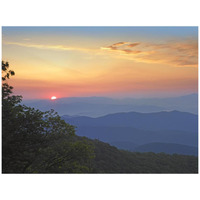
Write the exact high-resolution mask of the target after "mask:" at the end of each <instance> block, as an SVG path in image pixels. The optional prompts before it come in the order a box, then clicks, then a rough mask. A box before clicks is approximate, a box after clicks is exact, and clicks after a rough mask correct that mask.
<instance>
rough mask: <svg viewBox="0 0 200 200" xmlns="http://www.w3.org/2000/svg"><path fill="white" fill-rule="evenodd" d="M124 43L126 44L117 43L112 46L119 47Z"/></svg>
mask: <svg viewBox="0 0 200 200" xmlns="http://www.w3.org/2000/svg"><path fill="white" fill-rule="evenodd" d="M126 43H127V42H117V43H115V44H113V45H112V46H121V45H124V44H126Z"/></svg>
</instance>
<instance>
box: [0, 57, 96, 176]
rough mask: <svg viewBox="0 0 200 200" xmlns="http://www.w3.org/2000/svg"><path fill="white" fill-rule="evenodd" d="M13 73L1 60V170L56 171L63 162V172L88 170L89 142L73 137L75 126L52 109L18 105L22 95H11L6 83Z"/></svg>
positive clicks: (90, 149)
mask: <svg viewBox="0 0 200 200" xmlns="http://www.w3.org/2000/svg"><path fill="white" fill-rule="evenodd" d="M13 75H14V72H13V71H12V70H9V64H8V63H7V62H6V63H5V62H3V61H2V141H3V142H2V161H3V162H2V171H3V173H31V172H38V173H39V172H42V173H50V172H54V173H56V172H61V171H62V170H61V169H63V167H64V166H65V170H64V171H62V172H66V173H67V172H71V173H73V172H82V171H84V172H88V171H90V168H89V167H88V166H87V164H88V160H90V159H91V158H92V157H93V151H92V146H91V145H89V144H87V143H86V142H81V143H80V142H77V141H75V140H74V139H73V138H74V137H75V129H74V127H73V126H71V125H69V124H67V123H65V121H64V120H61V118H60V116H59V115H58V114H57V113H56V112H54V111H53V110H50V111H47V112H41V111H40V110H37V109H34V108H30V107H27V106H25V105H21V104H20V103H21V101H22V96H16V95H12V91H13V87H12V86H9V84H8V83H7V80H8V79H9V78H10V76H13ZM72 155H73V156H72ZM72 166H74V167H72Z"/></svg>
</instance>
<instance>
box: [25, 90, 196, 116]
mask: <svg viewBox="0 0 200 200" xmlns="http://www.w3.org/2000/svg"><path fill="white" fill-rule="evenodd" d="M22 103H23V104H25V105H27V106H30V107H34V108H37V109H40V110H42V111H46V110H50V109H54V110H55V111H57V112H58V113H59V114H60V115H65V114H66V115H80V116H90V117H100V116H104V115H107V114H111V113H119V112H130V111H135V112H142V113H151V112H160V111H172V110H179V111H182V112H190V113H193V114H197V113H198V94H190V95H186V96H181V97H172V98H140V99H137V98H122V99H117V98H107V97H69V98H58V99H57V100H55V101H51V100H23V102H22Z"/></svg>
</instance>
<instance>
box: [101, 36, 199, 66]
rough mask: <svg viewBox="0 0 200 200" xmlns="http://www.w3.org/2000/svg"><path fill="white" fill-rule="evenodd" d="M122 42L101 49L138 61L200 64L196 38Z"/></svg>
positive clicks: (176, 64) (182, 64)
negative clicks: (154, 41) (159, 41)
mask: <svg viewBox="0 0 200 200" xmlns="http://www.w3.org/2000/svg"><path fill="white" fill-rule="evenodd" d="M122 43H123V44H124V45H123V46H117V45H115V44H118V43H115V44H113V45H110V46H108V47H103V48H101V49H102V50H110V51H111V52H112V51H114V52H118V53H119V56H120V58H123V59H128V60H134V61H136V62H145V63H164V64H170V65H174V66H179V67H197V65H198V42H197V41H196V40H184V41H178V42H172V41H171V42H166V43H162V44H158V43H145V42H143V43H141V42H136V43H131V44H129V43H128V42H120V44H122ZM127 47H128V48H127ZM126 54H127V55H126ZM115 56H116V54H115Z"/></svg>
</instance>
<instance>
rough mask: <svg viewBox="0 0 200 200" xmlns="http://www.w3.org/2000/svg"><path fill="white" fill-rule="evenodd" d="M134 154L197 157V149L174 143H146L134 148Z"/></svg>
mask: <svg viewBox="0 0 200 200" xmlns="http://www.w3.org/2000/svg"><path fill="white" fill-rule="evenodd" d="M134 151H136V152H154V153H161V152H165V153H167V154H174V153H176V154H184V155H194V156H197V155H198V148H197V147H193V146H188V145H182V144H174V143H148V144H144V145H140V146H138V147H136V148H134Z"/></svg>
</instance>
